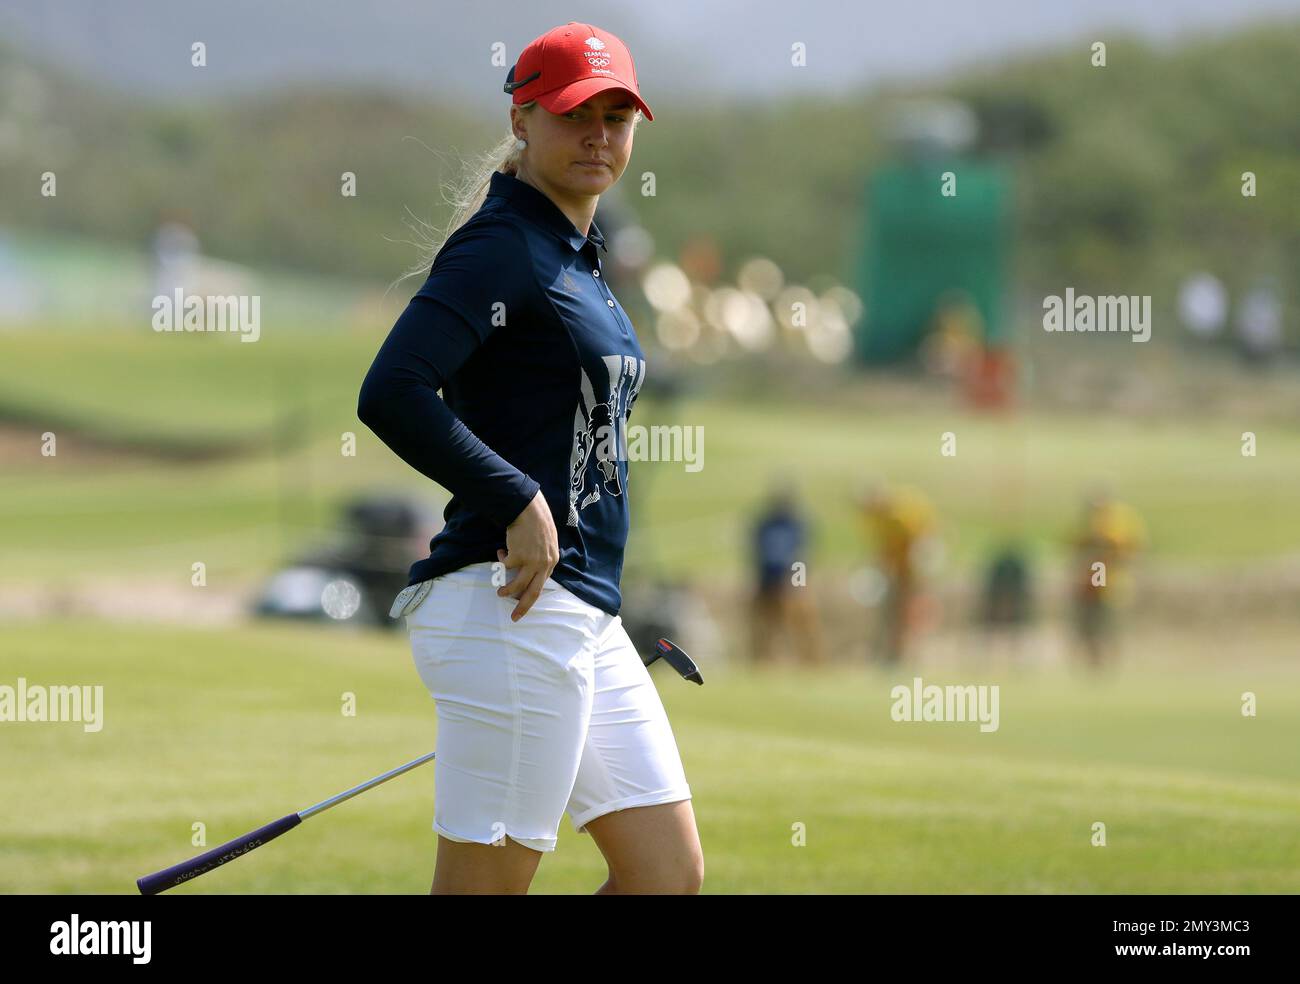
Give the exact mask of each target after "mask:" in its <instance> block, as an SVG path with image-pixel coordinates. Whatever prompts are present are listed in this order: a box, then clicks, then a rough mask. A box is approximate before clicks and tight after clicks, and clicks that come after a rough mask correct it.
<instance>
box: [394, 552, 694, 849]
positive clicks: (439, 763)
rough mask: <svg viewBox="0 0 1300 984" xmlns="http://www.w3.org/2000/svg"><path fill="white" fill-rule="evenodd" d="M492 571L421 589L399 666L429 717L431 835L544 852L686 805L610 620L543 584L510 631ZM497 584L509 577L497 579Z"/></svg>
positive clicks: (640, 671) (639, 676) (665, 738)
mask: <svg viewBox="0 0 1300 984" xmlns="http://www.w3.org/2000/svg"><path fill="white" fill-rule="evenodd" d="M492 567H493V565H492V563H490V562H485V563H481V564H471V565H469V566H467V567H463V568H461V569H460V570H458V571H453V572H452V573H450V574H444V575H442V576H441V577H436V578H434V579H433V585H432V589H431V590H430V591H429V593H428V595H427V596H426V597H425V599H424V601H422V602H420V603H419V605H418V607H416V608H415V609H414V610H413V611H412V612H410V614H408V615H407V618H406V624H407V628H408V630H409V631H410V633H411V652H412V655H413V657H414V660H415V667H416V669H417V670H418V671H419V673H420V678H421V679H422V680H423V681H424V685H425V686H426V687H427V688H428V689H429V693H430V694H431V695H432V696H433V698H434V700H435V701H436V706H437V717H438V737H437V745H436V749H435V750H436V752H437V755H436V757H435V758H434V784H435V787H436V789H435V800H434V816H433V829H434V831H435V832H437V833H438V834H440V835H442V836H443V837H446V838H448V839H450V840H454V841H461V842H473V843H479V844H490V843H492V842H494V841H498V840H500V839H501V837H502V835H509V836H510V837H511V839H513V840H515V841H518V842H519V843H521V844H523V845H525V846H526V847H530V848H532V849H533V850H535V851H553V850H555V842H556V837H557V835H558V834H559V829H560V818H561V816H562V814H564V813H566V812H567V813H568V814H569V818H570V820H571V821H572V823H573V826H574V828H575V829H576V830H577V831H578V832H579V833H586V831H585V829H584V828H585V826H586V824H587V822H588V821H590V820H594V819H595V818H596V817H599V816H602V815H604V814H606V813H611V812H613V811H615V810H625V809H627V808H629V807H634V806H648V805H650V804H654V803H676V802H678V801H680V800H688V799H690V798H691V790H690V787H689V786H688V785H687V784H686V774H685V772H684V770H683V769H682V761H681V756H680V755H679V754H678V751H677V742H676V740H675V739H674V738H673V732H672V729H671V728H670V727H669V724H668V715H667V714H666V713H665V712H664V707H663V703H662V702H661V701H660V699H659V692H658V690H656V689H655V685H654V682H653V681H652V680H651V678H650V673H649V671H648V670H647V669H646V667H645V665H644V664H643V663H642V662H641V657H640V656H639V655H637V652H636V649H635V648H634V647H633V645H632V641H631V640H630V639H629V638H628V635H627V632H626V631H625V630H624V628H623V620H622V619H621V618H620V617H619V616H617V615H610V614H608V613H607V612H603V611H601V610H600V609H599V608H596V607H594V606H592V605H589V604H587V603H586V602H585V601H583V600H581V599H580V598H578V597H577V596H576V595H574V594H573V593H572V592H571V591H569V589H568V588H566V587H564V586H563V585H561V584H559V583H558V582H557V581H555V580H554V579H553V578H548V579H547V580H546V583H545V585H544V586H543V587H542V593H541V595H540V596H539V597H538V599H537V601H536V603H535V604H534V605H533V607H532V608H530V609H529V610H528V613H527V614H526V615H524V617H523V618H521V619H520V620H519V621H518V622H512V621H510V613H511V612H512V611H514V609H515V606H516V605H518V603H519V602H518V599H516V598H512V597H503V596H499V595H498V594H497V593H496V592H497V589H498V587H499V585H494V584H493V583H492ZM506 576H507V577H508V578H510V577H514V576H516V573H515V572H514V571H507V572H506Z"/></svg>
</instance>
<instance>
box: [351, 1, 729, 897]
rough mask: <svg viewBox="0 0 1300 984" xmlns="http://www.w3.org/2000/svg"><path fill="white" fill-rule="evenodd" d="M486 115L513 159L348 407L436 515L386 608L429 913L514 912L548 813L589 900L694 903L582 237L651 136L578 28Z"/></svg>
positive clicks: (535, 46) (627, 359) (686, 816)
mask: <svg viewBox="0 0 1300 984" xmlns="http://www.w3.org/2000/svg"><path fill="white" fill-rule="evenodd" d="M505 91H507V92H509V93H512V94H513V105H512V106H511V108H510V128H511V131H512V133H511V136H510V137H509V139H508V140H507V141H505V142H503V143H502V144H501V145H500V146H498V148H497V149H496V152H495V153H493V154H491V155H489V157H488V159H487V161H486V164H485V166H484V168H483V170H482V171H481V172H480V173H479V174H477V175H473V176H471V179H470V181H469V182H467V184H466V193H465V194H464V195H463V196H462V197H461V200H460V201H459V202H458V203H457V204H458V206H459V209H460V210H459V212H458V213H457V214H456V215H455V216H454V217H453V219H452V222H451V225H450V226H449V227H448V233H449V234H448V235H447V237H446V239H445V240H444V241H443V243H442V244H441V247H440V248H437V249H436V252H434V254H433V257H432V267H431V269H429V273H428V279H427V280H426V281H425V283H424V286H423V287H422V288H421V289H420V290H419V292H418V293H417V294H416V295H415V296H414V297H413V298H412V299H411V301H410V303H409V305H408V306H407V308H406V310H405V311H404V312H403V313H402V315H401V317H399V318H398V320H397V322H396V324H394V326H393V328H392V331H391V332H390V333H389V335H388V338H387V339H386V340H385V342H384V344H383V346H382V347H381V348H380V350H379V354H378V355H377V356H376V358H375V361H374V364H373V365H372V366H371V368H370V371H369V373H368V374H367V376H366V379H365V381H364V383H363V384H362V387H361V393H360V397H359V400H358V407H357V415H358V416H359V417H360V419H361V420H362V421H363V422H364V423H365V424H366V425H367V426H368V427H370V429H371V430H373V431H374V432H375V434H377V435H378V436H379V437H380V439H382V440H383V441H384V443H385V444H387V445H388V446H389V447H390V448H391V449H392V450H393V451H394V452H395V453H396V454H397V455H399V456H400V457H401V458H402V459H403V460H404V461H406V462H407V463H408V464H410V465H411V466H412V467H413V468H415V469H417V470H419V471H420V472H421V473H423V474H425V475H427V476H429V477H430V478H432V479H433V480H434V481H436V482H438V483H439V484H440V485H442V486H444V487H446V488H447V489H449V490H450V491H451V493H452V499H451V501H450V502H449V503H448V505H447V508H446V512H445V519H446V525H445V528H444V529H443V530H442V531H441V532H440V533H438V535H437V536H435V537H434V538H433V540H432V542H431V543H430V556H429V557H427V558H426V559H424V560H421V561H418V562H417V563H416V564H415V565H414V566H413V567H412V568H411V572H410V581H409V586H408V587H407V588H406V590H405V591H403V592H402V594H401V595H399V596H398V599H397V601H396V602H395V603H394V605H393V613H394V615H395V616H396V615H401V614H404V615H406V617H407V626H408V628H409V630H410V634H411V647H412V653H413V656H414V660H415V665H416V668H417V669H418V670H419V673H420V677H421V679H422V680H423V681H424V684H425V686H427V687H428V689H429V692H430V693H431V694H432V695H433V698H434V700H435V701H436V702H437V717H438V739H437V748H436V751H437V757H436V759H435V784H436V787H437V788H436V803H435V808H434V820H433V829H434V830H435V831H436V832H437V834H438V857H437V864H436V868H435V872H434V877H433V892H434V893H444V892H446V893H461V892H491V893H507V892H509V893H525V892H527V890H528V886H529V884H530V883H531V881H532V878H533V875H534V873H535V872H536V870H537V865H538V862H539V861H540V860H541V856H542V853H543V852H546V851H553V850H555V842H556V835H557V834H558V833H559V824H560V820H561V817H562V814H564V813H565V812H567V813H568V814H569V817H570V820H571V821H572V823H573V825H574V827H575V828H576V829H577V830H578V831H579V832H586V833H590V834H591V836H592V838H593V840H594V841H595V842H596V845H597V846H598V847H599V848H600V851H601V853H602V854H603V855H604V856H605V860H606V862H607V864H608V866H609V877H608V880H607V881H606V882H605V883H604V884H603V885H602V886H601V887H600V889H599V890H598V894H600V893H616V892H628V893H649V892H656V893H695V892H697V891H698V890H699V886H700V882H701V880H702V877H703V856H702V852H701V849H700V843H699V835H698V833H697V832H696V827H695V815H694V812H693V811H692V809H691V802H690V799H691V790H690V787H689V786H688V785H687V783H686V776H685V773H684V771H683V769H682V762H681V757H680V755H679V754H678V751H677V744H676V741H675V740H674V738H673V733H672V729H671V728H670V727H669V724H668V718H667V715H666V714H665V713H664V708H663V704H662V703H661V702H660V700H659V695H658V692H657V691H656V690H655V686H654V683H653V682H652V681H651V679H650V675H649V673H648V672H647V670H646V668H645V666H644V665H643V664H642V662H641V659H640V657H639V656H638V654H637V652H636V650H635V649H634V647H633V645H632V643H631V641H630V640H629V638H628V635H627V633H626V631H624V628H623V624H622V620H621V619H620V618H619V615H618V611H619V607H620V605H621V595H620V591H619V576H620V573H621V572H622V569H623V548H624V544H625V543H626V540H627V533H628V523H629V515H628V501H627V488H628V464H627V454H626V448H627V443H626V427H627V420H628V416H629V414H630V413H631V409H632V404H633V403H634V402H635V400H636V397H637V393H638V392H639V391H640V389H641V385H642V383H643V382H644V380H645V374H646V362H645V356H644V354H643V353H642V351H641V347H640V345H639V344H638V342H637V336H636V332H635V331H634V330H633V328H632V323H631V322H630V321H629V320H628V318H627V315H626V314H624V312H623V309H622V307H620V306H619V303H618V301H617V300H615V298H614V295H613V294H612V293H611V292H610V289H609V287H608V285H607V284H606V283H605V279H604V277H603V276H602V274H601V260H600V255H599V252H598V251H599V250H606V251H607V247H606V246H605V242H604V237H603V236H602V235H601V233H600V230H599V228H597V227H596V225H595V224H594V223H593V222H592V217H593V215H594V213H595V210H596V203H597V201H598V199H599V198H600V196H601V194H602V193H603V192H605V191H607V190H608V189H609V188H611V187H612V186H613V185H614V183H615V182H616V181H618V179H619V177H620V176H621V175H622V174H623V171H624V169H625V168H626V167H627V164H628V159H629V157H630V155H631V152H632V134H633V132H634V130H635V129H636V124H637V122H638V121H639V119H640V117H641V116H642V115H644V116H645V118H646V119H651V120H653V119H654V116H653V114H652V113H651V112H650V107H649V106H647V105H646V104H645V102H644V101H643V100H642V98H641V95H640V92H639V91H638V88H637V81H636V69H635V67H634V66H633V63H632V56H631V54H630V53H629V52H628V50H627V47H626V46H625V45H624V44H623V42H622V41H620V40H619V39H618V38H617V37H615V36H614V35H613V34H610V33H609V32H608V31H604V30H601V29H600V28H598V27H593V26H592V25H590V24H579V23H573V22H571V23H568V24H565V25H564V26H563V27H557V28H555V29H554V30H551V31H548V32H547V33H545V34H543V35H542V36H541V37H539V38H537V39H536V40H534V41H533V42H532V43H531V44H529V45H528V46H527V47H526V48H525V49H524V50H523V52H522V53H521V54H520V56H519V60H518V62H517V63H516V64H515V66H514V67H513V68H512V69H511V70H510V73H509V75H508V76H507V80H506V84H505ZM421 269H423V267H421ZM439 390H441V391H442V393H443V398H441V399H440V398H439V396H438V391H439ZM444 401H445V402H444ZM512 571H513V576H511V574H510V572H512Z"/></svg>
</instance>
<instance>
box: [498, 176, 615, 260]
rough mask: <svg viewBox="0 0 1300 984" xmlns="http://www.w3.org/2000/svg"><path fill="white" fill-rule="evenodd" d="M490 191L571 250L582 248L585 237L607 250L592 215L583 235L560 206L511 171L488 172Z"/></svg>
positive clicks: (585, 240) (586, 239) (603, 238)
mask: <svg viewBox="0 0 1300 984" xmlns="http://www.w3.org/2000/svg"><path fill="white" fill-rule="evenodd" d="M493 195H496V196H499V197H501V198H506V199H509V200H510V202H512V203H513V204H514V205H515V207H517V208H518V209H519V211H521V212H523V213H524V214H525V215H527V216H528V217H529V218H531V219H534V220H536V221H537V222H538V223H540V224H541V225H542V226H544V227H545V228H547V229H550V230H551V231H552V232H554V233H555V234H556V235H557V236H559V237H560V238H561V239H563V240H565V241H566V242H567V243H568V244H569V245H570V246H572V247H573V249H574V251H575V252H577V251H578V250H580V249H582V246H583V244H584V243H586V242H587V241H588V240H590V241H591V242H592V244H593V245H595V246H597V247H599V248H600V249H603V250H604V251H605V252H606V253H608V252H609V247H608V246H606V245H605V237H604V235H602V234H601V231H600V227H599V226H597V225H596V220H595V219H592V220H591V231H590V232H589V233H588V234H587V235H585V236H584V235H583V234H582V233H581V232H579V231H578V227H577V226H575V225H574V224H573V222H572V221H571V220H570V219H569V217H568V216H567V215H565V214H564V213H563V212H562V211H560V206H558V205H556V204H555V202H553V201H551V200H550V199H549V198H548V197H546V195H545V194H543V193H542V192H540V191H538V190H537V189H536V188H534V187H533V186H532V185H530V184H529V183H528V182H527V181H520V180H519V179H518V178H517V177H515V176H514V175H513V174H506V173H505V172H503V171H493V172H492V178H491V180H490V182H489V184H488V196H489V197H491V196H493Z"/></svg>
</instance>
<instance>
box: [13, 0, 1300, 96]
mask: <svg viewBox="0 0 1300 984" xmlns="http://www.w3.org/2000/svg"><path fill="white" fill-rule="evenodd" d="M521 12H522V13H521ZM1269 16H1293V17H1294V16H1300V0H1232V2H1231V3H1225V2H1223V0H1077V2H1072V0H1064V2H1062V0H906V2H901V3H880V2H871V0H867V2H854V0H844V2H833V0H832V2H824V0H712V2H710V0H654V2H653V3H629V2H625V0H601V2H598V3H592V2H585V0H582V2H563V3H561V2H556V0H530V2H528V3H527V4H524V3H521V2H519V0H473V2H467V0H458V2H438V0H368V2H365V3H357V2H355V0H346V2H344V0H220V2H212V3H207V2H204V3H200V2H198V0H4V5H3V7H2V8H0V33H3V36H4V37H5V38H6V39H7V40H9V41H17V42H18V43H19V44H21V45H22V46H23V47H25V48H27V49H28V50H30V51H32V52H39V53H42V54H48V55H50V56H51V57H53V58H55V59H56V60H58V61H60V62H64V63H67V64H69V65H70V66H72V67H75V68H77V69H78V70H80V71H81V72H82V73H84V74H86V75H89V76H90V77H92V78H94V79H95V80H97V81H99V82H101V83H107V84H115V85H118V86H121V87H123V88H126V89H130V90H132V91H135V92H138V93H141V94H154V95H179V96H183V95H191V94H201V93H220V92H224V91H229V90H230V89H231V88H241V89H243V88H257V87H261V86H265V85H266V84H268V83H271V82H274V81H275V80H279V79H284V78H295V79H303V78H306V79H316V80H324V81H336V82H348V81H352V80H357V79H365V80H369V81H377V82H381V83H383V84H389V85H393V86H397V87H400V88H404V89H406V90H408V91H411V92H413V93H417V94H429V95H448V94H450V95H451V96H453V97H454V98H457V99H462V100H467V101H471V102H477V103H478V104H479V105H501V104H502V102H501V101H502V99H504V98H505V94H504V93H503V92H502V91H501V83H502V82H503V81H504V78H505V69H504V68H501V67H497V66H493V65H492V64H491V61H490V56H491V48H492V44H493V42H498V41H499V42H503V43H504V44H505V46H506V52H507V54H508V57H509V59H510V61H511V62H513V59H514V58H515V57H516V56H517V55H518V53H519V49H520V48H521V47H522V46H523V45H524V44H526V43H527V42H528V41H529V40H531V39H532V38H533V37H535V36H537V35H538V34H540V33H542V32H543V31H545V30H547V29H548V28H550V27H553V26H556V25H558V24H562V23H565V22H566V21H570V20H577V21H584V22H587V23H595V24H597V25H599V26H600V27H603V28H605V29H607V30H610V31H613V32H614V33H615V34H618V35H619V36H621V37H622V38H623V39H624V40H625V41H627V42H628V45H629V46H630V47H631V49H632V53H633V56H634V57H635V58H636V62H637V71H638V74H639V76H640V83H641V88H642V94H643V95H644V96H645V97H646V100H647V102H649V103H650V105H651V107H652V108H655V111H656V113H658V112H659V110H658V109H657V108H656V102H658V103H660V104H663V105H669V104H672V103H675V102H683V101H687V100H696V99H700V98H702V97H704V98H708V97H712V98H719V99H733V98H736V97H746V96H748V97H751V98H763V97H771V96H779V95H782V94H785V93H790V92H796V91H803V90H821V91H836V90H844V89H848V88H852V87H854V86H857V85H862V84H867V83H870V82H872V81H875V80H878V79H880V78H882V77H890V76H894V77H897V76H900V75H912V74H933V73H936V72H944V71H947V70H951V69H954V68H958V67H960V66H962V65H965V64H969V63H971V62H976V61H985V60H989V59H996V58H999V57H1001V56H1005V55H1007V54H1011V53H1014V52H1018V51H1025V50H1032V49H1035V48H1042V47H1046V46H1049V45H1058V44H1061V43H1064V42H1067V41H1072V40H1078V39H1080V38H1083V37H1087V38H1094V39H1105V38H1106V37H1107V36H1109V35H1113V34H1115V33H1121V32H1127V33H1137V34H1141V35H1142V36H1144V37H1147V38H1149V39H1151V40H1153V41H1168V40H1172V39H1176V38H1177V37H1179V36H1180V35H1181V34H1184V33H1187V32H1194V33H1213V32H1215V31H1217V30H1222V29H1223V28H1224V27H1225V26H1230V25H1235V24H1241V23H1244V22H1248V21H1253V20H1259V19H1261V18H1265V17H1269ZM195 40H201V41H204V42H206V44H207V48H208V66H207V68H205V69H195V68H192V67H191V66H190V64H189V57H190V44H191V42H193V41H195ZM795 41H802V42H804V43H805V44H806V46H807V51H808V66H807V67H806V68H799V69H796V68H792V67H791V66H790V46H791V44H792V43H793V42H795Z"/></svg>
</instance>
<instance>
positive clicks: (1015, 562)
mask: <svg viewBox="0 0 1300 984" xmlns="http://www.w3.org/2000/svg"><path fill="white" fill-rule="evenodd" d="M1032 617H1033V587H1032V579H1031V575H1030V568H1029V561H1028V558H1027V557H1026V553H1025V549H1024V547H1023V546H1022V545H1020V544H1018V543H1007V544H1004V545H1003V546H1002V547H1001V548H999V549H998V550H997V552H996V553H995V554H994V555H993V558H992V560H991V561H990V563H989V566H988V569H987V571H986V573H985V575H984V596H983V599H982V608H981V611H980V622H981V624H982V625H983V626H984V630H985V632H986V633H987V635H988V647H987V648H988V650H989V652H990V653H992V652H994V651H996V650H997V649H999V648H1003V646H1002V645H1000V644H1005V648H1007V649H1008V650H1009V651H1010V653H1011V655H1012V657H1013V658H1014V657H1015V656H1016V655H1017V654H1018V652H1019V650H1020V644H1021V641H1022V636H1023V633H1024V629H1025V627H1026V626H1027V625H1028V624H1029V621H1030V619H1031V618H1032Z"/></svg>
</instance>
